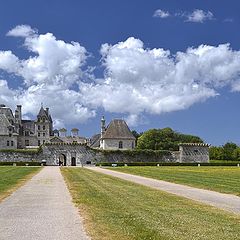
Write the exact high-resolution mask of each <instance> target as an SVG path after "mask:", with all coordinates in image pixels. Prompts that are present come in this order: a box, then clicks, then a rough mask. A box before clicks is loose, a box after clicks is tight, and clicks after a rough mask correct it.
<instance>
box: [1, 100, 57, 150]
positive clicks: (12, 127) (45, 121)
mask: <svg viewBox="0 0 240 240" xmlns="http://www.w3.org/2000/svg"><path fill="white" fill-rule="evenodd" d="M52 128H53V122H52V118H51V115H50V113H49V109H48V108H46V109H44V108H43V107H41V108H40V111H39V113H38V115H37V119H36V120H25V119H22V106H21V105H17V108H16V110H15V112H14V114H13V111H12V110H11V109H10V108H9V107H6V106H5V105H3V104H1V105H0V149H17V148H29V147H37V146H40V145H42V144H44V143H45V142H47V141H49V139H50V138H51V136H52V135H53V130H52Z"/></svg>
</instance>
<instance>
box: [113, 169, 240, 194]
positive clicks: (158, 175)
mask: <svg viewBox="0 0 240 240" xmlns="http://www.w3.org/2000/svg"><path fill="white" fill-rule="evenodd" d="M110 169H111V170H116V171H120V172H124V173H130V174H135V175H141V176H144V177H149V178H155V179H159V180H164V181H169V182H174V183H180V184H185V185H189V186H193V187H198V188H204V189H208V190H213V191H218V192H223V193H231V194H235V195H238V196H240V168H239V167H116V168H110Z"/></svg>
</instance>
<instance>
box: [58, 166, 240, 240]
mask: <svg viewBox="0 0 240 240" xmlns="http://www.w3.org/2000/svg"><path fill="white" fill-rule="evenodd" d="M61 171H62V174H63V175H64V177H65V180H66V182H67V184H68V187H69V190H70V192H71V194H72V196H73V200H74V202H75V203H76V205H77V206H78V207H79V209H80V211H81V214H82V215H83V217H84V219H85V221H84V223H85V227H86V229H87V231H88V232H89V233H90V236H91V237H92V239H93V240H126V239H138V240H149V239H152V240H153V239H154V240H170V239H171V240H172V239H176V240H189V239H191V240H193V239H194V240H200V239H201V240H207V239H209V240H210V239H211V240H215V239H216V240H223V239H224V240H229V239H232V240H233V239H234V240H235V239H240V217H239V216H237V215H233V214H230V213H227V212H224V211H222V210H218V209H216V208H213V207H210V206H206V205H203V204H199V203H196V202H194V201H191V200H188V199H185V198H182V197H178V196H175V195H171V194H167V193H164V192H162V191H158V190H154V189H151V188H148V187H145V186H141V185H138V184H134V183H131V182H128V181H124V180H120V179H117V178H114V177H111V176H108V175H104V174H101V173H96V172H93V171H90V170H87V169H80V168H62V169H61Z"/></svg>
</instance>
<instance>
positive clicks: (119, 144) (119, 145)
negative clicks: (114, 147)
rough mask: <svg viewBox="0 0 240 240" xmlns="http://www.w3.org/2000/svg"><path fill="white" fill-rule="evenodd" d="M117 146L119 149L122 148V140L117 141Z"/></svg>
mask: <svg viewBox="0 0 240 240" xmlns="http://www.w3.org/2000/svg"><path fill="white" fill-rule="evenodd" d="M118 147H119V148H120V149H121V148H123V142H122V141H120V142H119V143H118Z"/></svg>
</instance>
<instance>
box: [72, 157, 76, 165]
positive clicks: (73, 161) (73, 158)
mask: <svg viewBox="0 0 240 240" xmlns="http://www.w3.org/2000/svg"><path fill="white" fill-rule="evenodd" d="M71 166H76V158H75V157H72V159H71Z"/></svg>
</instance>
